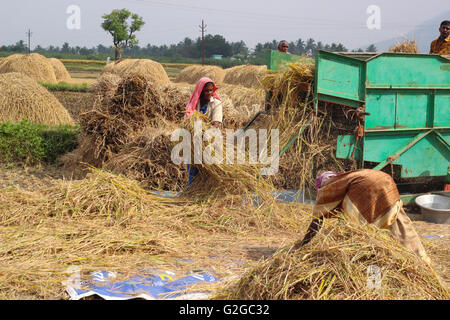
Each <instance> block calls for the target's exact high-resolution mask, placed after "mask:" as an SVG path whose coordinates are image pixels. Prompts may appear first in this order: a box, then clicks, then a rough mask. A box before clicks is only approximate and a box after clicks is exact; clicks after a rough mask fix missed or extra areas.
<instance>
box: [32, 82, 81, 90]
mask: <svg viewBox="0 0 450 320" xmlns="http://www.w3.org/2000/svg"><path fill="white" fill-rule="evenodd" d="M40 84H41V85H42V86H43V87H45V88H47V90H49V91H71V92H88V91H89V85H88V84H87V83H83V84H75V83H66V82H59V83H56V84H55V83H47V82H41V83H40Z"/></svg>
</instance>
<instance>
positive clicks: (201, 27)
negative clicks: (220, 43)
mask: <svg viewBox="0 0 450 320" xmlns="http://www.w3.org/2000/svg"><path fill="white" fill-rule="evenodd" d="M199 27H200V31H201V32H202V66H203V65H205V32H206V24H205V23H204V22H203V20H202V25H201V26H199Z"/></svg>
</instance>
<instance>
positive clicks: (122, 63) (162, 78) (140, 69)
mask: <svg viewBox="0 0 450 320" xmlns="http://www.w3.org/2000/svg"><path fill="white" fill-rule="evenodd" d="M104 73H114V74H117V75H120V76H121V77H126V76H131V75H136V76H143V77H146V78H147V79H149V80H150V81H152V82H153V83H154V84H155V85H167V84H169V83H170V80H169V76H168V75H167V73H166V71H165V70H164V67H163V66H162V65H161V64H160V63H158V62H156V61H153V60H150V59H121V60H118V61H115V62H113V63H110V64H108V65H106V66H105V67H104V68H103V70H102V74H104Z"/></svg>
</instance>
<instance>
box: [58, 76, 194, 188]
mask: <svg viewBox="0 0 450 320" xmlns="http://www.w3.org/2000/svg"><path fill="white" fill-rule="evenodd" d="M95 94H96V96H97V100H96V102H95V104H94V107H93V109H92V110H90V111H88V112H86V113H84V114H82V115H81V117H80V118H81V119H80V123H81V126H82V134H81V135H80V137H79V146H78V148H77V149H76V150H75V151H74V152H72V153H71V154H69V155H67V156H65V157H64V158H63V161H64V163H65V166H66V167H67V168H69V169H72V170H75V171H76V168H77V167H78V164H80V163H88V164H90V165H93V166H95V167H99V168H102V167H104V166H106V167H107V168H109V169H110V170H113V171H114V172H117V173H123V174H126V175H127V176H129V177H132V178H136V179H138V180H139V181H140V182H142V183H143V184H144V185H145V186H149V187H154V188H158V189H165V190H172V191H178V190H180V189H181V184H182V179H184V178H185V171H184V168H181V167H177V166H175V165H174V164H173V163H172V161H171V159H170V154H171V149H170V145H171V143H170V141H169V137H170V134H171V132H172V130H173V128H176V127H177V125H175V124H172V123H176V122H179V121H181V120H182V119H183V118H184V114H185V103H186V101H188V100H189V97H190V94H189V93H188V92H186V91H184V90H182V89H179V88H177V87H174V86H171V85H168V86H162V87H160V86H155V85H154V83H153V81H152V80H151V79H148V78H147V77H144V76H140V75H128V76H125V77H123V78H119V79H118V78H117V77H116V76H107V75H106V74H104V75H103V76H102V77H101V79H100V81H99V82H98V84H97V86H96V91H95ZM151 128H153V129H151ZM186 179H187V178H186ZM186 181H187V180H186Z"/></svg>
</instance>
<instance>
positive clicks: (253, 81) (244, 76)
mask: <svg viewBox="0 0 450 320" xmlns="http://www.w3.org/2000/svg"><path fill="white" fill-rule="evenodd" d="M225 71H226V74H225V78H224V80H223V82H224V83H227V84H234V85H241V86H244V87H247V88H260V87H261V81H262V79H263V78H264V76H265V74H266V71H267V66H253V65H243V66H236V67H232V68H229V69H226V70H225Z"/></svg>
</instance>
